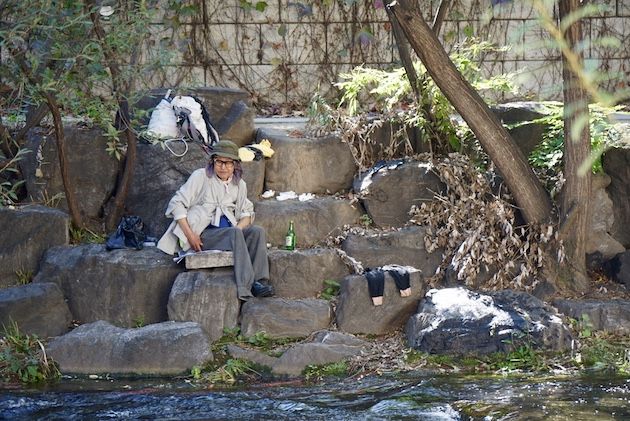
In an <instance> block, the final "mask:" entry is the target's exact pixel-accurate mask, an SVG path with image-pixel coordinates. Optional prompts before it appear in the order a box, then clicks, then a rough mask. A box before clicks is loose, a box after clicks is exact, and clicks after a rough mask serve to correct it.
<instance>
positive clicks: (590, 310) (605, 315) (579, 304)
mask: <svg viewBox="0 0 630 421" xmlns="http://www.w3.org/2000/svg"><path fill="white" fill-rule="evenodd" d="M553 305H554V306H555V307H556V308H557V309H558V311H559V312H561V313H563V314H565V315H567V316H568V317H571V318H572V319H575V320H577V321H579V322H581V323H583V324H584V327H590V328H591V329H594V330H601V331H604V332H610V333H614V334H617V335H628V334H630V301H628V300H620V299H612V300H566V299H556V300H554V301H553ZM585 316H586V317H585ZM588 325H590V326H588Z"/></svg>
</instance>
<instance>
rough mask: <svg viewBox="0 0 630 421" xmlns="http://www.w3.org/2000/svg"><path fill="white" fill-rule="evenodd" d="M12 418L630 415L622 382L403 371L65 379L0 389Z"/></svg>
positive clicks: (628, 391)
mask: <svg viewBox="0 0 630 421" xmlns="http://www.w3.org/2000/svg"><path fill="white" fill-rule="evenodd" d="M0 419H10V420H79V419H80V420H86V419H87V420H111V419H125V420H128V419H150V420H155V419H158V420H329V421H332V420H572V421H578V420H629V419H630V379H629V378H620V377H606V376H598V377H580V376H572V377H531V376H521V377H514V376H505V377H501V376H462V375H457V374H450V375H427V374H424V375H421V374H416V375H405V376H404V377H400V376H397V377H395V378H394V377H387V376H380V377H379V376H373V377H366V378H364V379H361V380H355V379H353V380H338V381H331V382H328V383H323V384H318V385H315V386H300V385H298V386H296V385H291V386H288V385H284V386H281V385H273V384H261V385H253V386H248V387H247V388H240V389H229V390H215V389H207V388H204V387H200V386H197V385H192V384H190V383H187V382H183V381H182V382H173V381H159V380H153V381H147V380H143V381H142V382H129V381H124V380H122V381H121V380H116V381H115V380H107V379H101V380H78V379H63V380H61V381H60V382H59V383H57V384H55V385H53V386H48V387H46V388H39V389H19V390H18V389H13V390H10V389H0Z"/></svg>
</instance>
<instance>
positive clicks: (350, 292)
mask: <svg viewBox="0 0 630 421" xmlns="http://www.w3.org/2000/svg"><path fill="white" fill-rule="evenodd" d="M409 278H410V279H409V280H410V284H411V296H410V297H401V296H400V292H399V290H398V288H396V284H395V283H394V281H393V279H391V277H390V276H389V274H386V275H385V290H384V293H383V305H381V306H375V305H374V304H373V303H372V299H371V298H370V293H369V290H368V284H367V280H366V279H365V276H362V275H351V276H347V277H346V278H345V279H344V280H343V282H342V283H341V291H340V293H339V303H338V304H337V327H338V328H339V330H341V331H343V332H348V333H365V334H374V335H383V334H386V333H390V332H393V331H394V330H396V329H400V328H401V327H402V326H404V324H405V323H406V322H407V319H409V317H410V316H411V315H412V314H413V313H414V312H415V311H416V308H417V306H418V302H419V301H420V299H421V298H422V297H423V296H424V293H425V291H426V285H425V283H424V280H423V278H422V276H421V275H420V273H419V272H413V273H411V274H410V277H409Z"/></svg>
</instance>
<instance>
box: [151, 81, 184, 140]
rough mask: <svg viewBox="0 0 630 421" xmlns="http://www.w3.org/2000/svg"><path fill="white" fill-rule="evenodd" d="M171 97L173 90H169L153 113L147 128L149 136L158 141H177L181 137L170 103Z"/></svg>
mask: <svg viewBox="0 0 630 421" xmlns="http://www.w3.org/2000/svg"><path fill="white" fill-rule="evenodd" d="M170 95H171V90H170V89H169V90H168V92H167V93H166V95H165V96H164V98H162V99H161V100H160V103H159V104H158V105H157V106H156V107H155V109H154V110H153V112H152V113H151V119H150V120H149V126H148V127H147V134H148V135H149V136H151V137H156V138H158V139H177V138H179V137H180V136H179V128H178V127H177V118H176V117H175V113H174V112H173V106H172V105H171V103H170V101H169V96H170Z"/></svg>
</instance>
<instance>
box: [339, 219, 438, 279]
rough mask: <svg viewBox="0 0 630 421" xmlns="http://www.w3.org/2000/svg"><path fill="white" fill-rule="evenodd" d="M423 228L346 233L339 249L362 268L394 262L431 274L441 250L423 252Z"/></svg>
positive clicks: (424, 250)
mask: <svg viewBox="0 0 630 421" xmlns="http://www.w3.org/2000/svg"><path fill="white" fill-rule="evenodd" d="M425 231H426V228H425V227H421V226H417V225H413V226H409V227H404V228H401V229H400V230H397V231H388V232H380V231H374V232H372V233H370V234H368V235H356V234H350V235H348V237H346V239H345V240H344V241H343V243H342V244H341V248H342V249H343V250H344V251H345V252H346V253H347V254H348V255H349V256H350V257H352V258H354V259H356V260H358V261H359V262H361V263H362V264H363V267H371V268H374V267H379V266H383V265H394V264H395V265H402V266H413V267H415V268H416V269H419V270H420V271H421V272H422V273H423V274H425V275H426V276H431V275H433V274H434V273H435V271H436V269H437V268H438V266H439V265H440V263H441V262H442V252H441V250H438V251H435V252H433V253H427V251H426V249H425V247H424V235H425Z"/></svg>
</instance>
